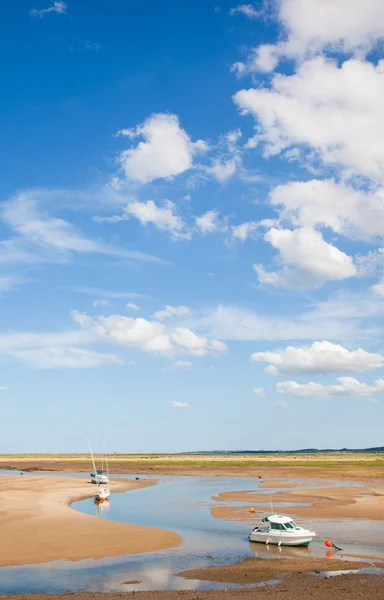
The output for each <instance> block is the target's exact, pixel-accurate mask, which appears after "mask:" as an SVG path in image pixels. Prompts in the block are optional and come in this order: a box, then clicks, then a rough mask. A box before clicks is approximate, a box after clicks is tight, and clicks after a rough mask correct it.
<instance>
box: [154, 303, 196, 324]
mask: <svg viewBox="0 0 384 600" xmlns="http://www.w3.org/2000/svg"><path fill="white" fill-rule="evenodd" d="M191 314H192V309H191V308H189V306H171V305H169V304H168V305H167V306H166V307H165V308H164V309H163V310H159V311H157V312H156V313H155V315H154V316H155V317H156V319H159V320H160V321H163V320H164V319H170V318H171V317H183V316H188V315H191Z"/></svg>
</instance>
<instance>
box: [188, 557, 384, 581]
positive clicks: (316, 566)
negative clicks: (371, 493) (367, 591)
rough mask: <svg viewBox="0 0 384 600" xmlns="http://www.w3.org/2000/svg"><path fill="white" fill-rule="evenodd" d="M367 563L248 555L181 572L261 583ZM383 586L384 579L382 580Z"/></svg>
mask: <svg viewBox="0 0 384 600" xmlns="http://www.w3.org/2000/svg"><path fill="white" fill-rule="evenodd" d="M369 566H370V565H369V563H368V562H364V561H359V562H350V561H346V560H339V559H332V560H329V559H327V558H268V559H259V558H246V559H244V560H242V561H240V562H237V563H234V564H230V565H221V566H219V567H206V568H203V569H190V570H188V571H183V572H182V573H180V575H181V576H182V577H185V578H187V579H198V580H200V581H201V580H204V581H223V582H227V583H258V582H260V581H272V580H276V579H280V578H281V576H282V575H284V574H286V573H313V572H324V571H343V570H350V569H363V568H366V567H369ZM383 585H384V581H383Z"/></svg>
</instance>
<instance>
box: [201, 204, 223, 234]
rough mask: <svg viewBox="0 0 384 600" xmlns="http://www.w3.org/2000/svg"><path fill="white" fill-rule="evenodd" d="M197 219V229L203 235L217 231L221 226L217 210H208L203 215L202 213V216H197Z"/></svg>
mask: <svg viewBox="0 0 384 600" xmlns="http://www.w3.org/2000/svg"><path fill="white" fill-rule="evenodd" d="M195 221H196V226H197V229H198V230H199V231H200V233H201V234H202V235H207V234H208V233H215V232H216V231H217V230H218V229H220V227H221V225H220V221H219V214H218V212H217V211H216V210H208V211H207V212H206V213H204V214H203V215H200V217H196V219H195Z"/></svg>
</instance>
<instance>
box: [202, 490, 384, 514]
mask: <svg viewBox="0 0 384 600" xmlns="http://www.w3.org/2000/svg"><path fill="white" fill-rule="evenodd" d="M282 486H283V484H282V483H281V485H280V487H282ZM271 487H272V486H271ZM271 498H272V502H299V503H311V506H292V507H290V508H289V513H290V514H291V515H295V516H300V517H311V518H326V519H339V518H342V519H370V520H374V521H382V520H384V487H381V488H379V487H368V486H365V487H355V486H345V487H336V486H334V487H320V486H317V487H315V488H310V489H303V488H299V489H287V490H284V491H281V492H277V493H274V494H273V495H272V496H271ZM269 499H270V496H269V495H268V494H265V493H259V492H257V491H254V490H253V491H252V490H246V491H242V492H225V493H222V494H219V495H218V496H217V497H216V498H215V500H216V501H223V502H224V501H225V502H231V501H233V502H255V503H256V502H257V503H260V502H265V505H264V506H260V505H258V506H257V509H256V510H257V512H263V513H265V512H266V511H267V512H270V504H269ZM211 512H212V515H213V516H214V517H216V518H219V519H233V518H236V519H239V518H240V519H241V518H247V519H248V518H249V507H234V506H215V507H213V508H212V509H211Z"/></svg>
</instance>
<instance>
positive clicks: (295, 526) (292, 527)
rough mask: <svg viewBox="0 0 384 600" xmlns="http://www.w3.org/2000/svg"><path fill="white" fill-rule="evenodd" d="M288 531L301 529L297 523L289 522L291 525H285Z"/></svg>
mask: <svg viewBox="0 0 384 600" xmlns="http://www.w3.org/2000/svg"><path fill="white" fill-rule="evenodd" d="M284 525H285V528H286V529H300V527H299V526H298V525H296V523H295V521H289V523H284Z"/></svg>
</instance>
